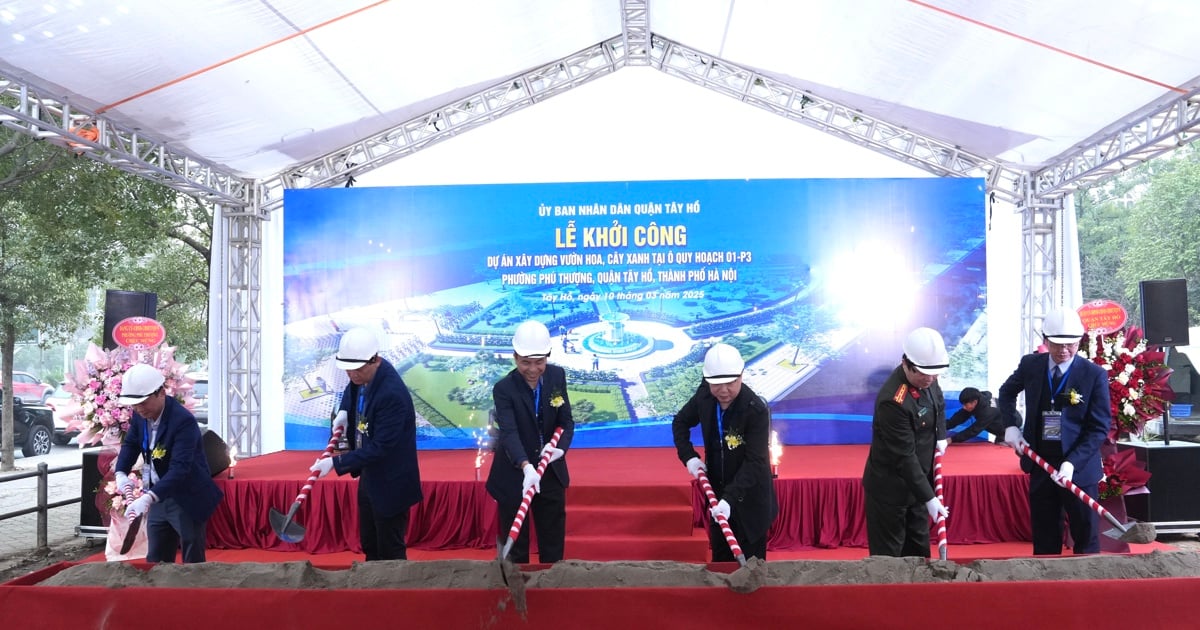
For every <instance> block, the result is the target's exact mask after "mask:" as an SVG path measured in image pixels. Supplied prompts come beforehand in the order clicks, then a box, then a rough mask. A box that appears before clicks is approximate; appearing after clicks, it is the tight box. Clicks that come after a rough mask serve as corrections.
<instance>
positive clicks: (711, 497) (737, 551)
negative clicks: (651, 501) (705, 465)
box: [696, 469, 746, 566]
mask: <svg viewBox="0 0 1200 630" xmlns="http://www.w3.org/2000/svg"><path fill="white" fill-rule="evenodd" d="M696 480H697V481H699V482H700V488H701V489H703V490H704V496H706V497H708V507H709V509H710V510H711V509H712V508H715V507H717V493H715V492H713V487H712V484H710V483H709V482H708V475H706V474H704V470H703V469H701V470H698V471H696ZM714 518H715V519H716V521H717V526H718V527H720V528H721V533H722V534H725V542H726V543H728V544H729V550H730V551H732V552H733V557H734V558H737V561H738V564H740V565H742V566H746V554H744V553H742V546H741V545H739V544H738V541H737V538H735V537H734V535H733V529H731V528H730V527H729V519H727V518H725V517H724V516H721V515H717V516H716V517H714Z"/></svg>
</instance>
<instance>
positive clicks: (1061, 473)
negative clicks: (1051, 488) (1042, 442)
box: [1050, 462, 1075, 488]
mask: <svg viewBox="0 0 1200 630" xmlns="http://www.w3.org/2000/svg"><path fill="white" fill-rule="evenodd" d="M1074 476H1075V464H1072V463H1071V462H1063V463H1062V466H1059V467H1058V472H1056V473H1054V474H1053V475H1050V478H1051V479H1053V480H1054V483H1056V484H1058V485H1060V486H1062V487H1064V488H1066V487H1067V482H1069V481H1071V477H1074Z"/></svg>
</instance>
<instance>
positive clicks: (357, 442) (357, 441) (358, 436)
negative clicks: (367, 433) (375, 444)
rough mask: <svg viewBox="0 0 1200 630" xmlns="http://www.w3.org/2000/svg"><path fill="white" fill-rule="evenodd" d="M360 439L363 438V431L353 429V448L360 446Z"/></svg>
mask: <svg viewBox="0 0 1200 630" xmlns="http://www.w3.org/2000/svg"><path fill="white" fill-rule="evenodd" d="M362 440H363V432H362V431H355V432H354V448H356V449H360V448H362Z"/></svg>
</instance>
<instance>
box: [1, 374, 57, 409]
mask: <svg viewBox="0 0 1200 630" xmlns="http://www.w3.org/2000/svg"><path fill="white" fill-rule="evenodd" d="M0 384H2V383H0ZM53 393H54V386H53V385H51V384H50V383H43V382H42V381H41V380H39V379H38V378H37V377H36V376H34V375H32V374H30V373H29V372H13V396H16V397H17V400H20V401H22V402H26V403H33V404H38V405H44V404H46V399H47V398H49V397H50V394H53Z"/></svg>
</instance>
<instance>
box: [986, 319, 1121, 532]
mask: <svg viewBox="0 0 1200 630" xmlns="http://www.w3.org/2000/svg"><path fill="white" fill-rule="evenodd" d="M1083 334H1084V329H1083V322H1082V321H1080V319H1079V315H1078V314H1077V313H1076V312H1075V311H1073V310H1069V309H1056V310H1053V311H1050V312H1049V313H1047V314H1046V317H1045V319H1044V320H1043V321H1042V338H1043V339H1044V340H1045V343H1046V348H1047V350H1048V351H1047V352H1044V353H1040V354H1028V355H1025V356H1024V357H1022V358H1021V362H1020V364H1018V365H1017V369H1016V371H1014V372H1013V373H1012V376H1009V377H1008V380H1006V381H1004V384H1003V385H1001V386H1000V397H999V399H998V402H999V406H1000V413H1001V415H1003V416H1004V421H1005V424H1006V425H1007V427H1006V428H1005V429H1004V441H1005V443H1007V444H1008V445H1009V446H1011V447H1013V448H1014V449H1015V450H1016V451H1017V454H1018V455H1020V454H1021V453H1022V449H1021V446H1022V445H1029V446H1030V447H1031V448H1032V449H1033V451H1034V452H1035V453H1037V454H1038V455H1041V456H1042V459H1045V460H1046V461H1047V462H1049V463H1050V465H1051V466H1054V467H1055V468H1057V469H1058V474H1057V475H1055V476H1054V477H1051V476H1050V475H1048V474H1046V471H1044V470H1042V468H1041V467H1040V466H1037V465H1035V464H1034V463H1033V462H1032V461H1030V460H1029V459H1028V458H1025V459H1022V460H1021V468H1022V470H1024V471H1025V472H1027V473H1029V517H1030V523H1031V525H1032V528H1033V553H1034V554H1035V555H1053V554H1059V553H1062V543H1063V531H1062V527H1063V525H1062V522H1063V514H1064V513H1066V515H1067V521H1068V522H1069V523H1070V527H1071V538H1072V540H1074V541H1075V553H1077V554H1084V553H1098V552H1099V551H1100V537H1099V525H1100V523H1099V519H1098V518H1097V516H1096V513H1095V512H1093V511H1092V510H1091V509H1090V508H1089V507H1087V506H1086V505H1084V503H1083V501H1080V500H1079V498H1078V497H1076V496H1075V495H1074V494H1072V493H1071V492H1070V491H1068V490H1067V489H1066V482H1068V481H1071V482H1073V483H1074V484H1075V485H1076V486H1079V488H1080V489H1081V490H1083V491H1084V492H1086V493H1087V494H1088V495H1089V496H1092V497H1097V496H1099V493H1098V490H1099V484H1100V478H1101V477H1102V476H1103V475H1104V468H1103V465H1102V463H1101V458H1100V445H1101V444H1103V443H1104V440H1105V439H1106V438H1107V436H1108V428H1109V424H1110V423H1111V422H1112V410H1111V409H1110V407H1109V394H1108V373H1107V372H1105V370H1104V368H1102V367H1100V366H1099V365H1096V364H1095V363H1093V362H1091V361H1089V360H1088V359H1086V358H1084V357H1081V356H1079V354H1078V353H1079V340H1080V339H1082V338H1083ZM1021 392H1025V422H1024V427H1023V428H1022V422H1021V416H1020V414H1019V413H1018V412H1017V394H1019V393H1021Z"/></svg>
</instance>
